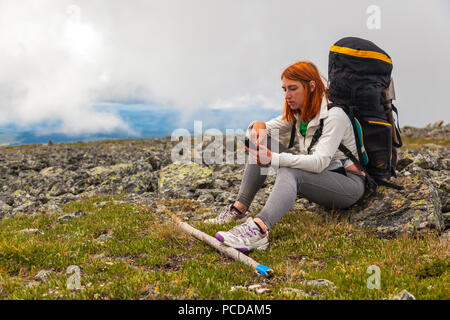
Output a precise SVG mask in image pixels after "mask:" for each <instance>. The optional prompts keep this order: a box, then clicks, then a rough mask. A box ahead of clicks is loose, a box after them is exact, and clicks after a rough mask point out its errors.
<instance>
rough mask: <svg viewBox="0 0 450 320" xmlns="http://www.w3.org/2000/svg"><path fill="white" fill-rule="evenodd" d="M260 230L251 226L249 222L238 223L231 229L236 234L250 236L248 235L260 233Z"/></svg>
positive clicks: (252, 235)
mask: <svg viewBox="0 0 450 320" xmlns="http://www.w3.org/2000/svg"><path fill="white" fill-rule="evenodd" d="M258 232H259V230H256V229H255V228H252V227H250V225H249V224H248V223H243V224H241V225H238V226H236V227H234V228H233V229H231V230H230V233H231V234H233V235H235V236H239V237H240V236H248V237H254V236H256V235H257V234H258Z"/></svg>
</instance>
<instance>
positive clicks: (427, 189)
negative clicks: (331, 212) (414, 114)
mask: <svg viewBox="0 0 450 320" xmlns="http://www.w3.org/2000/svg"><path fill="white" fill-rule="evenodd" d="M399 156H400V157H401V159H402V160H400V162H399V164H400V166H399V169H400V171H399V172H398V176H397V178H393V179H391V182H393V183H395V184H397V185H401V186H403V188H404V189H403V190H396V189H393V188H388V187H384V186H380V187H378V190H377V192H376V193H374V194H369V193H367V194H366V195H365V196H364V197H363V199H361V200H360V201H359V202H358V203H357V204H355V205H354V206H352V207H351V208H349V209H347V210H337V212H338V214H340V215H342V216H345V217H348V218H349V219H350V221H351V222H352V223H353V224H355V225H358V226H361V227H368V228H370V229H373V230H375V231H376V232H378V233H379V234H382V235H386V236H393V235H399V234H401V233H404V232H406V233H412V232H421V231H423V230H430V229H434V230H437V231H438V232H442V231H444V230H445V228H446V225H445V220H444V216H443V209H444V208H443V206H442V204H443V203H445V204H447V203H448V198H449V194H448V192H447V191H448V190H449V189H450V188H449V179H448V173H449V172H448V171H449V170H448V169H449V167H450V166H449V151H448V150H440V151H439V152H437V151H432V150H427V149H424V150H422V151H421V152H418V151H414V152H410V151H404V152H403V151H402V152H401V153H400V154H399ZM446 206H447V205H446ZM447 209H448V208H447V207H445V210H447Z"/></svg>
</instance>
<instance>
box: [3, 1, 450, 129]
mask: <svg viewBox="0 0 450 320" xmlns="http://www.w3.org/2000/svg"><path fill="white" fill-rule="evenodd" d="M371 6H372V7H371ZM373 6H376V7H375V9H371V8H373ZM376 8H378V9H379V15H378V17H379V18H380V19H379V20H378V22H379V25H378V26H379V29H377V28H373V27H376V26H377V25H376V24H377V21H376V20H373V17H375V15H376V14H377V13H376ZM368 9H369V10H368ZM372 10H375V11H372ZM374 14H375V15H374ZM368 20H369V22H371V23H372V24H370V26H372V28H369V27H368V24H367V23H368ZM345 36H358V37H363V38H367V39H370V40H372V41H373V42H375V43H376V44H377V45H379V46H380V47H382V48H384V49H385V50H386V51H387V52H388V53H389V54H390V55H391V57H392V60H393V63H394V73H393V76H394V79H395V84H396V94H397V101H396V105H397V107H398V109H399V111H400V125H401V126H404V125H414V126H425V125H426V124H427V123H430V122H435V121H436V120H440V119H442V120H444V121H445V122H448V121H449V120H450V116H449V115H450V111H449V110H450V108H448V106H447V104H448V102H447V100H448V99H447V97H446V95H447V91H448V90H449V87H448V86H449V81H448V77H449V74H450V58H449V57H450V1H448V0H429V1H414V0H408V1H406V0H404V1H387V0H386V1H380V0H371V1H365V0H344V1H333V0H329V1H325V0H318V1H301V0H292V1H291V0H277V1H275V0H270V1H269V0H226V1H225V0H220V1H219V0H131V1H121V0H117V1H107V0H86V1H84V0H83V1H82V0H80V1H76V0H71V1H66V0H21V1H16V0H0V48H1V50H0V127H2V126H3V127H5V126H8V125H14V126H17V127H21V128H23V129H26V128H29V127H30V126H52V125H53V128H54V129H55V130H56V131H59V132H65V133H69V134H70V133H73V134H79V133H94V132H109V131H113V130H132V126H131V124H130V123H127V122H126V121H125V120H124V119H122V118H121V117H120V116H119V113H118V112H117V111H115V110H114V107H113V106H115V105H120V108H122V109H123V108H127V106H129V107H130V108H133V107H136V106H139V108H141V109H142V108H145V107H146V106H149V108H150V107H151V108H153V109H154V108H161V109H164V110H165V112H167V110H173V112H174V113H176V114H178V115H181V117H180V118H184V119H189V115H192V114H199V111H200V113H201V110H204V109H205V108H209V109H222V110H223V109H227V108H228V109H230V110H239V109H243V110H244V109H245V110H246V112H247V113H248V111H249V110H254V113H255V116H254V118H255V119H258V109H264V110H267V109H272V110H280V111H281V107H282V102H283V94H282V90H281V88H280V85H281V84H280V74H281V72H282V71H283V69H284V68H285V67H287V66H288V65H290V64H292V63H294V62H296V61H299V60H310V61H312V62H314V63H316V64H317V66H318V67H319V69H320V70H321V72H322V74H323V75H324V76H325V77H326V76H327V74H326V73H327V63H328V49H329V47H330V46H331V45H332V44H333V43H334V42H336V41H337V40H338V39H340V38H342V37H345ZM99 105H102V106H103V107H102V108H100V109H99V108H97V106H99ZM108 105H110V106H112V107H111V108H109V109H108V108H105V106H108ZM236 108H237V109H236ZM265 114H267V113H265ZM235 116H236V117H237V118H238V117H239V114H236V115H235ZM230 117H231V116H230ZM260 120H268V119H260ZM231 121H232V119H231Z"/></svg>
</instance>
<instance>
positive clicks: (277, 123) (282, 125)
mask: <svg viewBox="0 0 450 320" xmlns="http://www.w3.org/2000/svg"><path fill="white" fill-rule="evenodd" d="M281 118H282V116H281V115H280V116H278V117H276V118H274V119H271V120H269V121H267V122H265V124H266V134H270V133H271V130H272V129H278V130H279V134H283V133H285V132H288V131H290V130H291V128H292V122H289V121H287V120H282V119H281ZM258 122H262V121H253V122H252V123H250V125H249V126H248V130H247V133H248V136H249V134H250V129H252V128H253V125H254V124H255V123H258Z"/></svg>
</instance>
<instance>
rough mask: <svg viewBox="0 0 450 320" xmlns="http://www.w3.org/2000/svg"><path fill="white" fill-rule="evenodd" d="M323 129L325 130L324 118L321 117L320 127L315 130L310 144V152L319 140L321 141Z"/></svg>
mask: <svg viewBox="0 0 450 320" xmlns="http://www.w3.org/2000/svg"><path fill="white" fill-rule="evenodd" d="M322 131H323V119H320V124H319V128H317V130H316V131H315V132H314V135H313V137H312V139H311V143H310V144H309V147H308V154H311V149H312V147H314V145H315V144H316V143H317V141H319V138H320V137H321V136H322Z"/></svg>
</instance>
